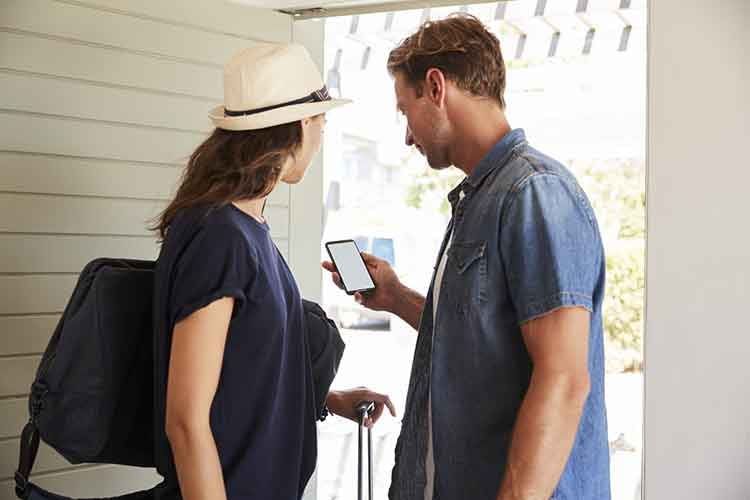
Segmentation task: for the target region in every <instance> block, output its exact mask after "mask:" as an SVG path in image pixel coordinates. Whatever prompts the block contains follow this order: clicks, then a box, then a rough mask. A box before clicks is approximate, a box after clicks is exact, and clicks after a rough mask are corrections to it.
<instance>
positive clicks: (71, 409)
mask: <svg viewBox="0 0 750 500" xmlns="http://www.w3.org/2000/svg"><path fill="white" fill-rule="evenodd" d="M155 264H156V263H155V262H154V261H141V260H128V259H107V258H102V259H96V260H94V261H92V262H90V263H89V264H88V265H87V266H86V267H85V268H84V269H83V271H82V272H81V274H80V277H79V279H78V282H77V284H76V287H75V289H74V291H73V294H72V296H71V298H70V300H69V302H68V305H67V306H66V307H65V311H64V312H63V315H62V317H61V318H60V321H59V322H58V324H57V327H56V328H55V331H54V333H53V335H52V338H51V339H50V342H49V345H48V346H47V349H46V350H45V352H44V355H43V356H42V360H41V362H40V364H39V368H38V369H37V373H36V377H35V380H34V382H33V384H32V386H31V394H30V395H29V415H30V419H29V422H28V423H27V424H26V426H25V427H24V429H23V433H22V435H21V447H20V457H19V466H18V471H17V472H16V475H15V480H16V495H17V496H18V497H19V498H21V499H24V500H42V499H58V500H62V499H65V497H61V496H59V495H56V494H53V493H50V492H48V491H45V490H43V489H42V488H39V487H38V486H36V485H34V484H32V483H30V482H29V474H30V473H31V469H32V467H33V465H34V460H35V458H36V454H37V450H38V446H39V439H40V438H41V439H42V440H44V442H46V443H47V444H49V445H50V446H51V447H52V448H54V449H55V450H57V452H58V453H60V454H61V455H62V456H63V457H64V458H65V459H67V460H68V461H69V462H70V463H73V464H78V463H84V462H85V463H106V464H117V465H134V466H141V467H154V466H155V465H156V463H158V461H159V459H162V460H163V459H164V458H163V457H155V451H154V450H155V446H154V422H155V414H154V398H153V386H154V373H155V369H156V368H157V367H155V366H154V354H153V350H154V341H155V339H154V324H153V323H154V318H153V314H152V313H153V311H152V309H153V301H154V269H155ZM303 306H304V310H305V328H306V330H307V339H308V348H309V354H310V357H311V363H312V371H313V374H312V375H313V380H314V388H315V402H316V409H317V412H318V413H317V414H318V415H320V413H321V412H322V409H323V407H324V405H325V397H326V395H327V393H328V389H329V387H330V385H331V382H332V381H333V378H334V376H335V374H336V370H337V368H338V365H339V362H340V361H341V356H342V355H343V351H344V343H343V341H342V340H341V336H340V335H339V332H338V329H337V328H336V325H335V324H334V323H333V322H332V321H331V320H330V319H328V318H327V317H326V315H325V313H324V312H323V310H322V309H321V308H320V307H319V306H318V305H317V304H315V303H314V302H309V301H303ZM157 487H158V486H157ZM151 497H153V489H151V490H144V491H139V492H135V493H129V494H127V495H123V496H120V497H116V498H118V499H121V500H125V499H128V500H130V499H132V500H136V499H141V498H144V499H145V498H151Z"/></svg>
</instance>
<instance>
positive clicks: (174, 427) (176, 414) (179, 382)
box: [166, 297, 234, 500]
mask: <svg viewBox="0 0 750 500" xmlns="http://www.w3.org/2000/svg"><path fill="white" fill-rule="evenodd" d="M233 306H234V299H233V298H231V297H225V298H222V299H219V300H216V301H215V302H212V303H211V304H209V305H208V306H206V307H204V308H203V309H199V310H197V311H195V312H194V313H193V314H191V315H190V316H188V317H187V318H185V319H184V320H182V321H180V322H179V323H177V324H176V325H175V327H174V334H173V336H172V351H171V356H170V362H169V378H168V382H167V411H166V432H167V437H168V439H169V443H170V445H171V447H172V454H173V455H174V461H175V465H176V466H177V477H178V480H179V483H180V491H181V492H182V497H183V498H184V499H185V500H199V499H200V500H203V499H207V498H210V499H212V500H224V499H226V491H225V489H224V477H223V475H222V471H221V463H220V462H219V454H218V451H217V449H216V442H215V441H214V436H213V434H212V433H211V426H210V421H209V416H210V409H211V403H212V402H213V399H214V395H215V394H216V387H217V386H218V383H219V374H220V373H221V364H222V360H223V357H224V344H225V343H226V338H227V330H228V328H229V321H230V319H231V316H232V308H233Z"/></svg>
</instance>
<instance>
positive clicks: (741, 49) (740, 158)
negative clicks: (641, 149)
mask: <svg viewBox="0 0 750 500" xmlns="http://www.w3.org/2000/svg"><path fill="white" fill-rule="evenodd" d="M649 44H650V47H649V123H648V126H649V145H648V154H649V178H648V209H647V210H648V211H647V213H648V257H647V283H646V287H647V319H646V335H645V341H646V347H645V356H646V372H645V373H646V396H645V397H646V401H645V404H646V407H645V413H646V415H645V495H646V498H647V499H648V500H662V499H681V500H689V499H701V500H705V499H721V500H731V499H747V498H750V363H749V362H748V360H750V322H749V321H748V310H750V220H749V218H750V160H748V144H749V143H750V120H749V119H748V116H750V100H749V99H748V91H749V90H750V2H747V0H721V1H716V2H698V1H687V2H686V1H684V0H653V1H651V2H650V31H649Z"/></svg>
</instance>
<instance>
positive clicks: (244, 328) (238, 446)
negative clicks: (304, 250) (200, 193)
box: [155, 204, 316, 500]
mask: <svg viewBox="0 0 750 500" xmlns="http://www.w3.org/2000/svg"><path fill="white" fill-rule="evenodd" d="M155 290H156V298H155V308H156V310H155V315H156V318H157V320H159V318H161V321H162V323H161V326H162V328H157V342H156V344H157V345H156V356H157V367H159V368H160V370H159V371H160V372H161V374H160V375H161V376H157V387H156V403H157V414H158V415H160V416H161V418H157V427H158V428H157V429H156V431H157V436H161V446H162V450H161V451H162V453H167V454H168V456H169V457H171V454H169V449H168V443H167V442H166V436H165V435H164V432H163V428H164V427H163V421H164V420H163V417H164V408H165V402H166V383H165V382H166V373H167V370H168V363H169V346H171V338H172V331H173V328H174V325H175V324H176V323H177V322H179V321H180V320H182V319H184V318H186V317H187V316H189V315H190V314H192V313H193V312H195V311H196V310H198V309H200V308H202V307H205V306H206V305H208V304H210V303H211V302H213V301H215V300H217V299H220V298H222V297H234V299H235V302H234V311H233V313H232V319H231V322H230V324H229V331H228V334H227V340H226V345H225V349H224V359H223V363H222V367H221V374H220V378H219V384H218V388H217V391H216V395H215V397H214V400H213V404H212V406H211V416H210V418H211V430H212V432H213V436H214V439H215V441H216V447H217V449H218V453H219V459H220V461H221V467H222V471H223V473H224V482H225V486H226V492H227V498H228V499H229V500H234V499H269V498H274V499H280V500H298V499H299V498H300V497H301V496H302V493H303V491H304V487H305V485H306V483H307V481H308V479H309V478H310V476H311V474H312V472H313V469H314V468H315V460H316V430H315V421H316V418H315V403H314V396H313V385H312V375H311V370H310V360H309V355H308V352H307V342H306V336H305V333H304V329H303V323H302V321H303V309H302V301H301V298H300V294H299V290H298V288H297V284H296V282H295V281H294V278H293V277H292V274H291V272H290V271H289V268H288V267H287V265H286V262H285V261H284V259H283V257H282V256H281V254H280V253H279V251H278V249H277V248H276V246H275V244H274V243H273V241H272V240H271V237H270V234H269V228H268V225H266V224H262V223H260V222H258V221H257V220H255V219H254V218H252V217H250V216H248V215H247V214H245V213H244V212H242V211H241V210H240V209H238V208H236V207H235V206H234V205H231V204H229V205H226V206H224V207H221V208H216V209H213V210H207V209H206V208H191V209H187V210H185V211H183V212H182V213H180V214H179V215H178V216H177V217H176V218H175V219H174V221H173V222H172V224H171V225H170V227H169V231H168V232H167V236H166V238H165V240H164V243H163V245H162V249H161V254H160V256H159V260H158V262H157V268H156V287H155ZM160 380H161V382H160ZM158 442H159V441H157V443H158ZM157 446H159V444H157ZM158 455H159V451H158V448H157V456H158ZM169 462H170V463H169V464H168V465H164V464H162V467H160V469H161V470H160V472H161V473H162V475H164V476H165V478H166V482H165V483H166V484H167V487H165V488H163V490H162V493H163V494H162V495H161V496H162V497H163V498H175V497H177V496H178V495H179V491H178V490H176V484H177V480H176V475H175V471H174V465H173V463H171V458H170V460H169Z"/></svg>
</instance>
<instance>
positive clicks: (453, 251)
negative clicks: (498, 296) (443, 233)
mask: <svg viewBox="0 0 750 500" xmlns="http://www.w3.org/2000/svg"><path fill="white" fill-rule="evenodd" d="M486 250H487V244H486V242H484V241H456V242H453V243H452V244H451V247H450V249H449V250H448V263H449V266H450V268H451V274H452V275H453V277H454V279H453V280H451V282H449V283H444V285H443V286H445V285H446V284H447V285H448V286H449V287H450V288H451V296H453V297H455V299H456V302H457V303H456V306H457V308H458V310H459V312H467V311H470V310H471V309H472V307H475V306H476V305H477V304H484V303H485V302H486V301H487V251H486Z"/></svg>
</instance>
